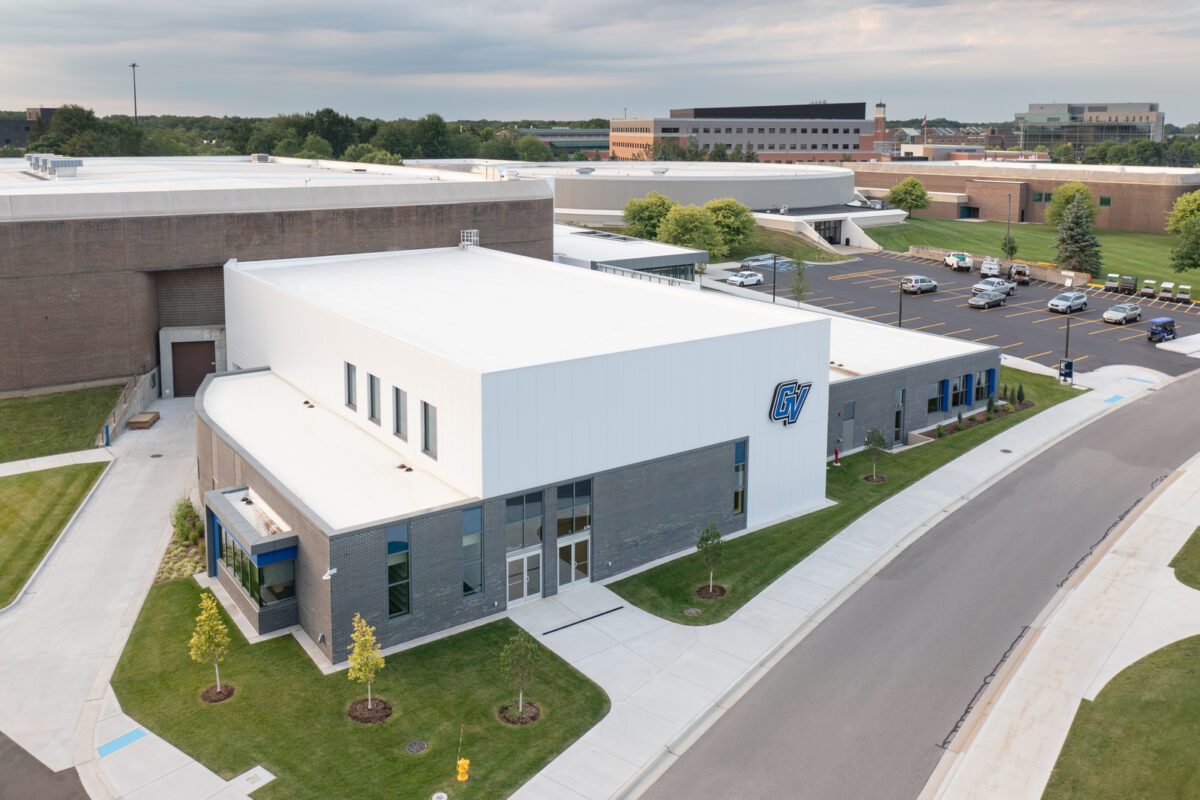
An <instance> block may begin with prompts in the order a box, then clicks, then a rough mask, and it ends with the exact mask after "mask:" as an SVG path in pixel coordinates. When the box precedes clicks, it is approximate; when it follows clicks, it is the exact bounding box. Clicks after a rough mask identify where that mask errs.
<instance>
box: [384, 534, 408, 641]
mask: <svg viewBox="0 0 1200 800" xmlns="http://www.w3.org/2000/svg"><path fill="white" fill-rule="evenodd" d="M387 582H388V617H389V618H391V617H399V616H402V615H404V614H407V613H408V611H409V592H408V587H409V578H408V523H407V522H403V523H401V524H399V525H393V526H392V527H390V528H388V529H387Z"/></svg>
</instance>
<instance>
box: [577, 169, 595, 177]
mask: <svg viewBox="0 0 1200 800" xmlns="http://www.w3.org/2000/svg"><path fill="white" fill-rule="evenodd" d="M595 171H596V168H595V167H576V168H575V174H576V175H591V174H592V173H593V172H595Z"/></svg>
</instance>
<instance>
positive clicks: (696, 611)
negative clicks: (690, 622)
mask: <svg viewBox="0 0 1200 800" xmlns="http://www.w3.org/2000/svg"><path fill="white" fill-rule="evenodd" d="M683 613H684V614H687V615H688V616H689V617H698V616H700V614H701V613H702V612H701V611H700V609H698V608H685V609H684V610H683Z"/></svg>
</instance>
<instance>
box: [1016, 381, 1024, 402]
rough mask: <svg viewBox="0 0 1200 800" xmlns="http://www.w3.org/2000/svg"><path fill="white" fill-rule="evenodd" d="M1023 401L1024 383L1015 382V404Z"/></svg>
mask: <svg viewBox="0 0 1200 800" xmlns="http://www.w3.org/2000/svg"><path fill="white" fill-rule="evenodd" d="M1024 402H1025V384H1023V383H1019V384H1017V404H1018V405H1019V404H1021V403H1024Z"/></svg>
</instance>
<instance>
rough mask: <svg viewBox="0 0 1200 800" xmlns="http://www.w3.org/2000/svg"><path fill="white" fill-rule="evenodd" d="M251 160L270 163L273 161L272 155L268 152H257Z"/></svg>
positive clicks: (252, 161)
mask: <svg viewBox="0 0 1200 800" xmlns="http://www.w3.org/2000/svg"><path fill="white" fill-rule="evenodd" d="M250 161H251V163H254V164H269V163H271V156H270V155H268V154H267V153H255V154H253V155H252V156H250Z"/></svg>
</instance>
